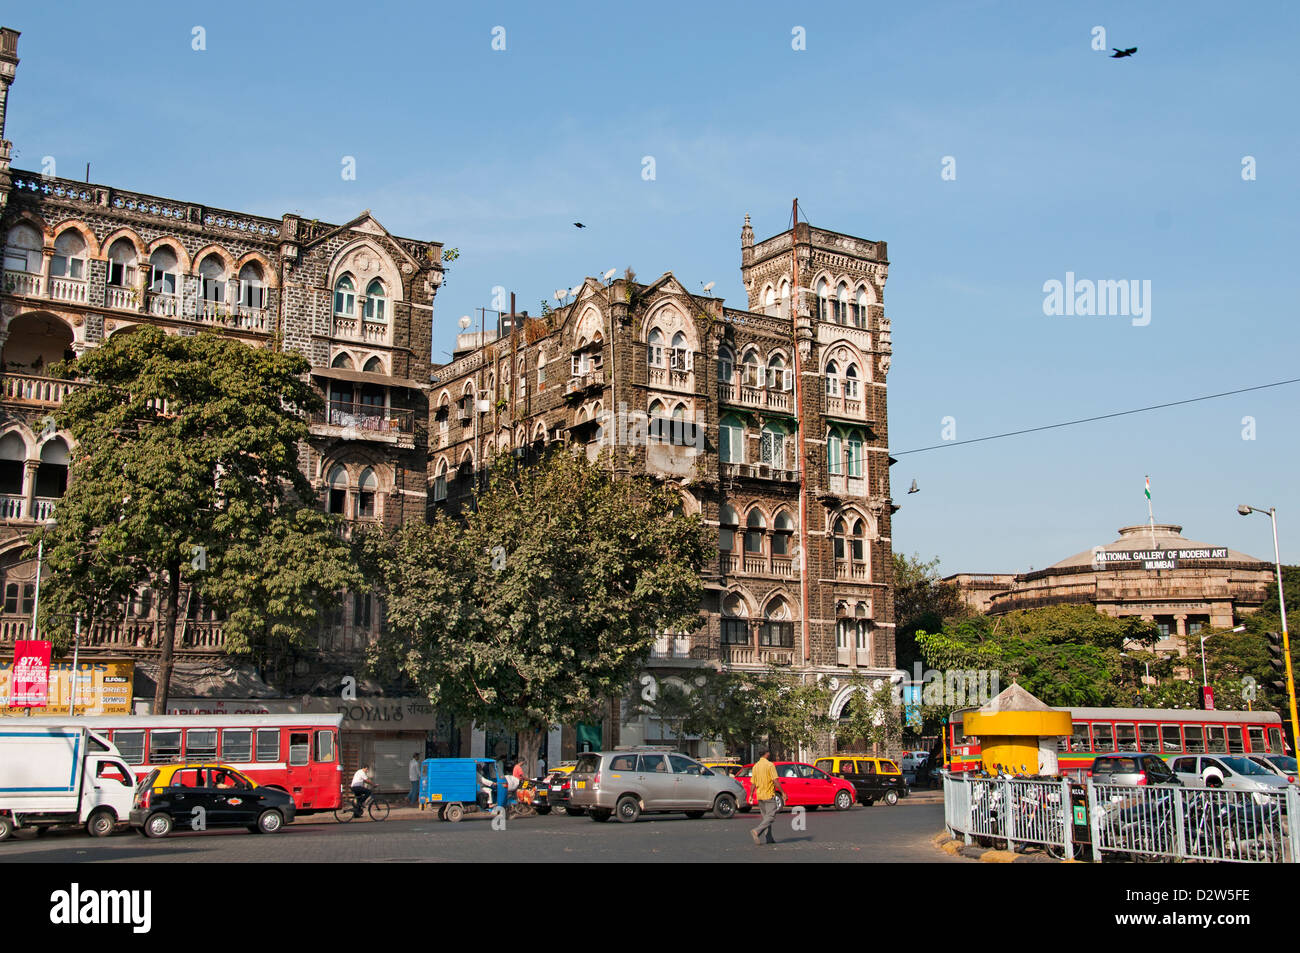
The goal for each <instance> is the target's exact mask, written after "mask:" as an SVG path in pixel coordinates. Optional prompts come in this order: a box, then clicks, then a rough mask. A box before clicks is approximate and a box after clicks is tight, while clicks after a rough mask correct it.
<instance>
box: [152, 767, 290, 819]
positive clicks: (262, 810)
mask: <svg viewBox="0 0 1300 953" xmlns="http://www.w3.org/2000/svg"><path fill="white" fill-rule="evenodd" d="M294 810H295V809H294V802H293V797H292V796H291V795H289V794H286V793H285V792H284V791H281V790H280V789H279V788H268V787H262V786H260V785H258V784H256V783H255V782H254V781H253V780H251V779H250V778H248V777H247V776H246V775H244V774H242V773H240V772H239V771H236V770H235V769H234V768H232V767H230V766H229V765H225V764H211V763H198V764H167V765H163V766H162V767H160V768H154V769H153V770H152V771H150V772H149V774H148V775H147V776H146V777H145V779H144V780H143V781H141V782H140V784H139V786H138V787H137V788H136V792H135V804H134V805H133V806H132V809H131V825H132V826H133V827H135V828H137V829H138V830H139V831H140V833H142V834H144V835H145V836H146V837H166V836H167V835H168V834H170V833H171V832H172V830H173V829H179V830H193V831H205V830H207V829H208V828H209V827H214V828H215V827H246V828H248V830H250V831H252V832H253V833H255V834H274V833H276V832H277V831H279V830H280V829H281V828H283V827H284V825H285V824H291V823H293V817H294Z"/></svg>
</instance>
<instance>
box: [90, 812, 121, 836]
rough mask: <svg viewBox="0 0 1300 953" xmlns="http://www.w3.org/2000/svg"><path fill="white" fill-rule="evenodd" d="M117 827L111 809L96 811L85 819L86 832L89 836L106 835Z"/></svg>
mask: <svg viewBox="0 0 1300 953" xmlns="http://www.w3.org/2000/svg"><path fill="white" fill-rule="evenodd" d="M115 827H117V818H115V817H114V816H113V812H112V811H96V812H95V813H93V814H91V815H90V819H89V820H88V821H86V833H87V834H89V835H90V836H91V837H107V836H108V835H109V834H111V833H113V829H114V828H115Z"/></svg>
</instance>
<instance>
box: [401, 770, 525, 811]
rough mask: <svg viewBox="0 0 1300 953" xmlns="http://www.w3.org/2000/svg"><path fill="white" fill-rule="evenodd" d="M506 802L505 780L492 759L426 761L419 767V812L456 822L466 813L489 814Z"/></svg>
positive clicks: (507, 794) (506, 789)
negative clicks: (432, 812)
mask: <svg viewBox="0 0 1300 953" xmlns="http://www.w3.org/2000/svg"><path fill="white" fill-rule="evenodd" d="M508 803H509V793H508V788H507V786H506V783H505V779H504V778H502V777H501V776H500V775H499V774H498V773H497V763H496V762H495V761H493V760H492V759H491V758H428V759H426V760H425V761H424V763H423V764H421V765H420V810H424V809H426V808H428V809H429V810H434V811H437V812H438V820H440V821H451V822H453V823H455V822H456V821H459V820H460V819H461V818H463V817H464V816H465V815H466V814H468V813H475V812H485V813H490V812H491V811H492V809H493V808H494V807H498V806H499V807H505V806H507V804H508Z"/></svg>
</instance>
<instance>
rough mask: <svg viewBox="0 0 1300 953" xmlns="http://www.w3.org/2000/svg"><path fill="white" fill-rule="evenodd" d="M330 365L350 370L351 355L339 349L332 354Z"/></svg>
mask: <svg viewBox="0 0 1300 953" xmlns="http://www.w3.org/2000/svg"><path fill="white" fill-rule="evenodd" d="M330 367H341V368H344V369H345V370H349V371H350V370H352V355H350V354H348V352H347V351H340V352H339V353H338V354H335V355H334V360H332V361H330Z"/></svg>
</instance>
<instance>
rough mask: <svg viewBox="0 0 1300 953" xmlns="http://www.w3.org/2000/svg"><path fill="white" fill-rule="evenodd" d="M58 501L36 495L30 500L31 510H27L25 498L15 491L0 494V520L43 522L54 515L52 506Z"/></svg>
mask: <svg viewBox="0 0 1300 953" xmlns="http://www.w3.org/2000/svg"><path fill="white" fill-rule="evenodd" d="M58 502H59V501H58V500H57V499H51V498H48V497H42V496H38V497H35V498H34V499H33V500H32V507H31V512H30V513H28V512H27V499H26V498H25V497H22V496H19V495H17V494H15V493H4V494H0V520H4V521H7V522H13V523H45V522H48V521H49V519H50V517H52V516H53V515H54V506H55V504H56V503H58Z"/></svg>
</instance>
